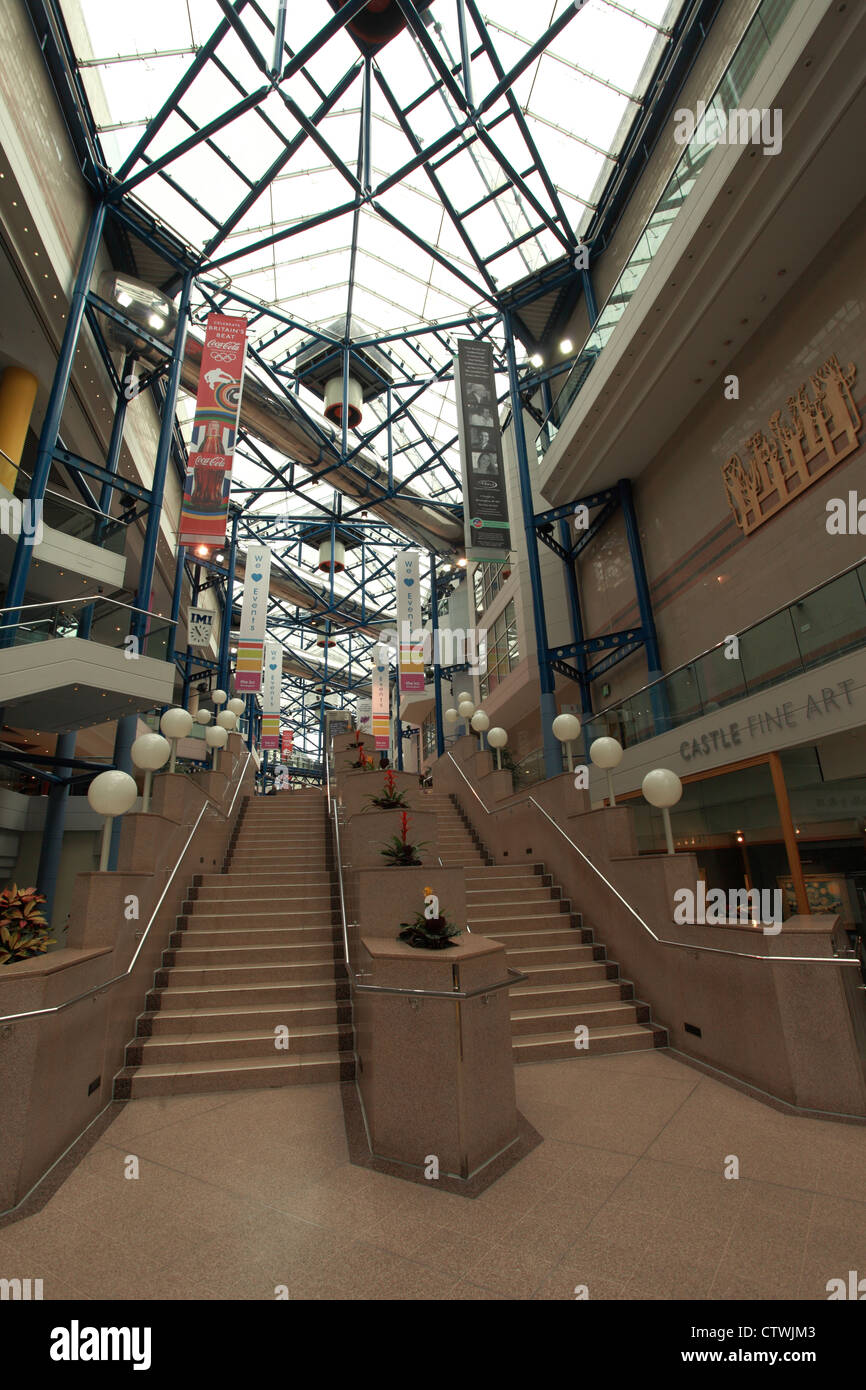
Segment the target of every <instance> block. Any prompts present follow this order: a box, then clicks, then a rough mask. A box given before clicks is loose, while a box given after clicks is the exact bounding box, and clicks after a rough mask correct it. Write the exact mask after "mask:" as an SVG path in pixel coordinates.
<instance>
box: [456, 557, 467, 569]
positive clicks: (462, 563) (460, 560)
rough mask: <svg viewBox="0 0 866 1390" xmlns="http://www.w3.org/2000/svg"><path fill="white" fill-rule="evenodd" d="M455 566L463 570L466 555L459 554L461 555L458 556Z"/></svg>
mask: <svg viewBox="0 0 866 1390" xmlns="http://www.w3.org/2000/svg"><path fill="white" fill-rule="evenodd" d="M457 568H458V569H461V570H465V568H466V556H465V555H461V556H460V559H459V560H458V561H457Z"/></svg>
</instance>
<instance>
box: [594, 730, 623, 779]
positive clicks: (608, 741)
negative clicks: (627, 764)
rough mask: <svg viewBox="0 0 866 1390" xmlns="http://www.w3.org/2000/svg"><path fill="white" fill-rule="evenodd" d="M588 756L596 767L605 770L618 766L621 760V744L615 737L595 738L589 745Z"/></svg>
mask: <svg viewBox="0 0 866 1390" xmlns="http://www.w3.org/2000/svg"><path fill="white" fill-rule="evenodd" d="M589 756H590V759H591V760H592V762H594V763H595V765H596V767H600V768H602V769H604V770H605V771H606V770H607V769H608V768H611V767H619V765H620V763H621V762H622V744H621V743H618V742H617V740H616V739H615V738H608V737H606V736H605V737H604V738H597V739H595V740H594V741H593V742H592V743H591V744H590V746H589Z"/></svg>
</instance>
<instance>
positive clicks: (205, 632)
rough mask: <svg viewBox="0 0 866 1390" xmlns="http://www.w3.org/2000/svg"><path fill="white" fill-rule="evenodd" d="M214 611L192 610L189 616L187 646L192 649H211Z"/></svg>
mask: <svg viewBox="0 0 866 1390" xmlns="http://www.w3.org/2000/svg"><path fill="white" fill-rule="evenodd" d="M213 620H214V614H213V610H212V609H210V608H191V609H190V610H189V612H188V614H187V644H188V646H190V647H209V646H210V639H211V637H212V636H213Z"/></svg>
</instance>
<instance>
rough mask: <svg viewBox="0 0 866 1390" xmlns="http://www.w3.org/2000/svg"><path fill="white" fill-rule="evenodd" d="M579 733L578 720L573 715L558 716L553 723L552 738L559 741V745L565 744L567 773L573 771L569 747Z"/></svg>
mask: <svg viewBox="0 0 866 1390" xmlns="http://www.w3.org/2000/svg"><path fill="white" fill-rule="evenodd" d="M579 733H580V720H579V719H578V717H577V715H575V714H558V715H557V716H556V718H555V719H554V721H553V736H554V738H557V739H559V742H560V743H564V744H565V756H566V758H567V759H568V770H569V772H573V771H574V761H573V759H572V756H571V745H572V743H573V742H574V740H575V739H576V738H577V736H578V734H579Z"/></svg>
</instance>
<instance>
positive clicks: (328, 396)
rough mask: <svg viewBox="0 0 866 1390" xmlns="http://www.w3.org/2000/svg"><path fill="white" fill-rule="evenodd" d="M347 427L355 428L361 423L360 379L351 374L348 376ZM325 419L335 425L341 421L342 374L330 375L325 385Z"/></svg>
mask: <svg viewBox="0 0 866 1390" xmlns="http://www.w3.org/2000/svg"><path fill="white" fill-rule="evenodd" d="M348 399H349V428H350V429H353V430H356V429H357V428H358V426H359V425H360V423H361V407H362V406H363V404H364V393H363V390H362V388H361V383H360V381H356V380H355V378H354V377H353V376H350V377H349V397H348ZM325 419H326V420H332V421H333V423H334V424H335V425H342V423H343V378H342V376H332V377H331V380H330V381H329V382H328V383H327V385H326V387H325Z"/></svg>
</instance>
